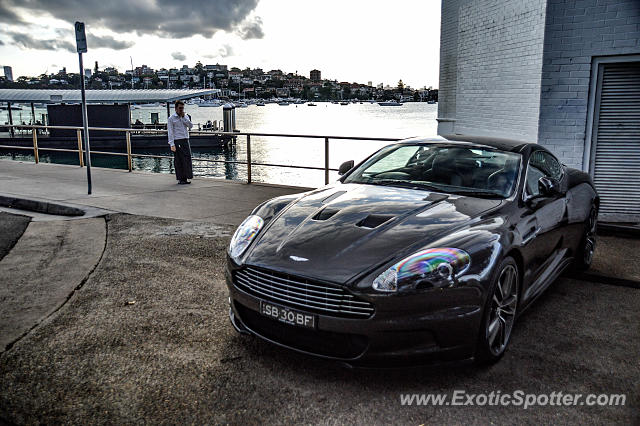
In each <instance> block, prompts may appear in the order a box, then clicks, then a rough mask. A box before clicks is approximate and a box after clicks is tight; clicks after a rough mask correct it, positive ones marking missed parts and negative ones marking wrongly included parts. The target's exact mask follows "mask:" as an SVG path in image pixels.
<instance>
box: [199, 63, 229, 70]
mask: <svg viewBox="0 0 640 426" xmlns="http://www.w3.org/2000/svg"><path fill="white" fill-rule="evenodd" d="M204 69H205V70H206V71H227V66H226V65H220V64H215V65H205V66H204Z"/></svg>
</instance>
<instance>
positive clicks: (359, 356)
mask: <svg viewBox="0 0 640 426" xmlns="http://www.w3.org/2000/svg"><path fill="white" fill-rule="evenodd" d="M454 139H455V140H454ZM339 173H340V174H341V178H340V179H339V180H338V181H337V182H335V183H333V184H330V185H327V186H324V187H322V188H319V189H316V190H312V191H309V192H305V193H302V194H296V195H290V196H284V197H278V198H274V199H272V200H269V201H267V202H265V203H263V204H261V205H260V206H258V207H256V208H255V210H254V211H253V212H252V213H251V215H250V216H249V217H247V218H246V219H245V221H244V222H243V223H242V224H241V225H240V227H239V228H238V229H237V231H236V232H235V234H234V235H233V237H232V240H231V243H230V246H229V250H228V260H227V270H226V281H227V286H228V289H229V302H230V309H229V316H230V319H231V322H232V324H233V326H234V327H235V328H236V330H237V331H239V332H241V333H246V334H251V335H255V336H258V337H260V338H262V339H264V340H267V341H270V342H272V343H275V344H278V345H281V346H284V347H287V348H290V349H294V350H297V351H300V352H304V353H307V354H312V355H316V356H320V357H325V358H331V359H336V360H340V361H344V362H347V363H350V364H360V365H370V364H381V365H397V361H398V360H400V362H402V363H404V362H425V361H427V362H432V361H448V360H458V359H475V360H476V361H478V362H495V361H497V360H498V359H500V357H502V356H503V354H504V353H505V350H506V348H507V346H508V344H509V340H510V336H511V332H512V330H513V327H514V323H515V321H516V319H517V318H518V316H519V314H521V313H522V312H523V311H524V310H525V309H526V308H527V307H528V306H530V304H531V303H532V302H533V301H534V300H535V299H536V298H537V297H538V296H539V295H540V294H541V293H542V292H543V291H544V290H545V289H546V288H547V287H548V286H549V285H551V284H552V283H553V282H554V281H555V280H556V278H557V277H558V276H559V275H560V274H561V273H562V272H563V271H564V270H565V269H566V268H568V267H573V268H576V269H586V268H588V267H589V265H590V263H591V260H592V257H593V253H594V249H595V244H596V232H595V231H596V221H597V216H598V204H599V198H598V194H597V192H596V189H595V187H594V185H593V183H592V181H591V178H590V176H589V175H588V174H586V173H583V172H582V171H579V170H575V169H571V168H569V167H567V166H565V165H563V164H562V163H561V162H560V161H558V159H557V158H556V157H555V156H554V155H553V154H552V153H551V152H549V151H548V150H546V149H545V148H544V147H542V146H540V145H537V144H533V143H523V142H518V141H510V140H500V139H492V138H468V139H465V140H463V138H450V139H444V138H437V139H408V140H404V141H401V142H399V143H394V144H392V145H388V146H386V147H384V148H382V149H380V150H379V151H377V152H375V153H374V154H372V155H371V156H370V157H368V158H366V159H365V160H364V161H362V162H361V163H360V164H358V165H356V166H354V163H353V161H350V162H346V163H344V164H343V165H342V166H341V167H340V172H339Z"/></svg>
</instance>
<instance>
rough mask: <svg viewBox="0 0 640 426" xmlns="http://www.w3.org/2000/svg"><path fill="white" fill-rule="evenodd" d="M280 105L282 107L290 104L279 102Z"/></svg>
mask: <svg viewBox="0 0 640 426" xmlns="http://www.w3.org/2000/svg"><path fill="white" fill-rule="evenodd" d="M278 105H280V106H287V105H289V102H287V101H280V102H278Z"/></svg>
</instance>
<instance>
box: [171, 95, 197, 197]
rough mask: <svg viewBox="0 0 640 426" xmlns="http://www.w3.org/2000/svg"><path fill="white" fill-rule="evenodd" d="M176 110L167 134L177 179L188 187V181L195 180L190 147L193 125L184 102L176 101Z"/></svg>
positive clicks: (180, 183)
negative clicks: (190, 133) (190, 132)
mask: <svg viewBox="0 0 640 426" xmlns="http://www.w3.org/2000/svg"><path fill="white" fill-rule="evenodd" d="M175 109H176V112H175V113H174V114H172V115H171V117H169V119H168V120H167V133H168V136H169V145H170V146H171V151H173V164H174V165H175V167H176V179H177V180H178V184H179V185H186V184H189V183H191V182H189V181H188V180H187V179H193V168H192V165H191V146H189V129H191V128H192V127H193V124H192V123H191V120H190V119H189V117H187V116H186V115H185V113H184V102H182V101H176V104H175Z"/></svg>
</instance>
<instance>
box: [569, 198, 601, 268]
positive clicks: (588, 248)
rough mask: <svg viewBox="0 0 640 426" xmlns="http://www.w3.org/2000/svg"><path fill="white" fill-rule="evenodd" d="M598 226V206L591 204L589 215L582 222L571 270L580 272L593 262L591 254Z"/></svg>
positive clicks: (594, 248) (594, 247)
mask: <svg viewBox="0 0 640 426" xmlns="http://www.w3.org/2000/svg"><path fill="white" fill-rule="evenodd" d="M597 227H598V207H597V206H596V205H595V204H594V205H592V206H591V210H590V211H589V216H588V217H587V220H586V221H585V222H584V231H583V234H582V239H581V240H580V245H579V246H578V249H577V250H576V255H575V258H574V260H573V265H572V267H573V270H575V271H578V272H581V271H586V270H587V269H589V267H591V262H593V255H594V253H595V251H596V230H597Z"/></svg>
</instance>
